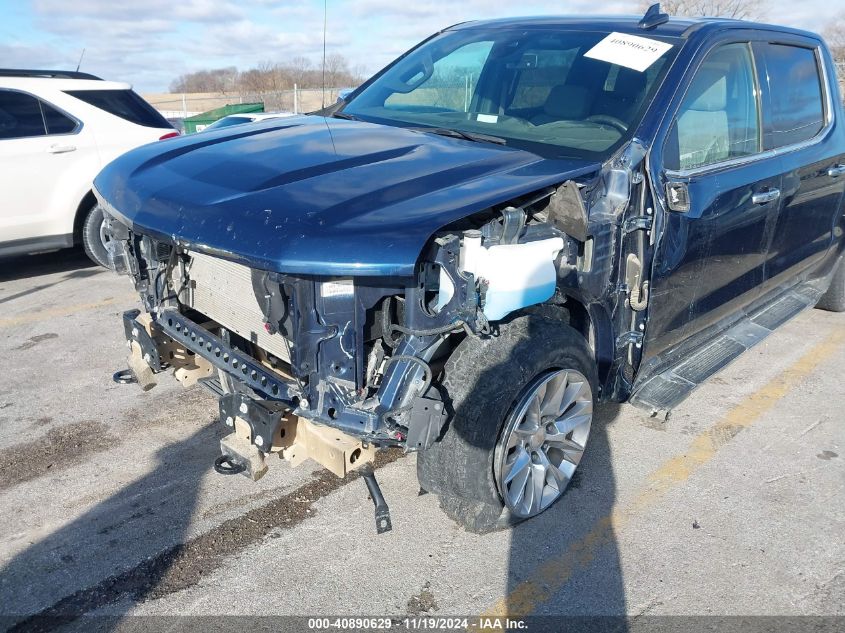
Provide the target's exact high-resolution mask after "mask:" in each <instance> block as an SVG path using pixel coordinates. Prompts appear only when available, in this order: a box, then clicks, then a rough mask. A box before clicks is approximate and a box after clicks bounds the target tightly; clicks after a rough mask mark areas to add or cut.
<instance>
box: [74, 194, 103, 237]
mask: <svg viewBox="0 0 845 633" xmlns="http://www.w3.org/2000/svg"><path fill="white" fill-rule="evenodd" d="M95 204H97V197H96V196H95V195H94V191H93V190H92V189H89V190H88V191H87V192H86V193H85V195H83V196H82V199H81V200H80V201H79V204H78V205H77V206H76V214H75V215H74V217H73V243H74V244H75V245H79V244H81V243H82V225H83V224H84V223H85V216H86V215H87V213H88V211H89V210H90V209H91V207H93V206H94V205H95Z"/></svg>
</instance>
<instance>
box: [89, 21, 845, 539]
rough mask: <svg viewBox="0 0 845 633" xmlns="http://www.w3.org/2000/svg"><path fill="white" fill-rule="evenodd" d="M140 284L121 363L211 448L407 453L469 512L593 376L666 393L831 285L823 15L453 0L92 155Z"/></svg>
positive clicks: (547, 462)
mask: <svg viewBox="0 0 845 633" xmlns="http://www.w3.org/2000/svg"><path fill="white" fill-rule="evenodd" d="M95 188H96V195H97V198H98V199H99V201H100V204H101V205H102V207H103V209H104V210H105V213H106V217H107V226H108V229H107V230H108V233H109V236H110V241H109V252H110V260H111V262H112V264H113V266H114V268H115V269H116V270H117V271H118V272H121V273H125V274H128V275H129V276H130V277H131V279H132V280H133V282H134V284H135V287H136V289H137V290H138V292H139V293H140V296H141V299H142V301H143V305H144V310H143V311H137V310H136V311H132V312H128V313H126V314H125V315H124V327H125V331H126V336H127V344H128V346H129V347H130V354H129V366H130V367H129V370H127V371H124V372H119V373H118V374H117V375H116V379H123V380H127V381H133V382H138V383H140V386H141V387H142V388H144V389H149V388H151V387H152V386H153V385H154V384H155V381H156V374H159V373H160V372H164V371H171V372H172V373H173V374H175V377H176V378H177V379H178V380H179V381H181V382H183V383H184V384H185V385H193V384H195V383H201V384H203V385H205V386H206V387H208V388H210V389H212V390H213V391H215V392H216V393H217V394H218V395H219V408H220V424H223V425H228V427H229V430H230V434H229V435H227V436H226V437H225V438H224V439H223V440H222V441H221V449H222V450H221V455H220V457H219V459H218V460H217V461H216V462H215V468H216V469H217V470H218V472H222V473H243V474H245V475H247V476H250V477H252V478H254V479H257V478H258V477H260V476H261V475H262V474H263V473H264V472H265V471H266V470H267V468H268V466H269V461H270V460H269V457H270V456H271V455H274V454H275V455H277V456H279V457H281V458H283V459H285V460H288V461H290V462H291V463H293V464H294V465H296V464H298V463H299V462H301V461H302V460H304V459H308V458H311V459H314V460H316V461H317V462H319V463H321V464H323V465H324V466H325V467H327V468H328V469H330V470H331V471H332V472H335V473H336V474H337V475H339V476H345V475H347V473H349V472H350V471H353V470H356V469H358V470H360V472H361V474H362V475H363V477H364V479H365V481H366V483H367V485H368V487H369V488H370V491H371V492H372V493H373V494H372V496H373V500H374V502H375V504H376V526H377V529H378V531H380V532H381V531H384V530H386V529H389V528H390V523H389V520H390V519H389V514H388V512H387V507H386V504H384V501H383V497H382V495H381V494H380V491H379V489H378V484H377V482H376V480H375V477H374V474H373V467H372V463H373V460H374V458H375V454H376V451H377V450H378V449H381V448H385V447H401V448H403V449H404V450H406V451H415V452H417V453H418V456H417V465H418V478H419V483H420V485H421V487H422V489H424V490H426V491H429V492H432V493H435V494H437V495H439V498H440V501H441V506H442V507H443V509H444V510H445V511H446V513H447V514H448V515H449V516H451V517H452V518H453V519H454V520H456V521H458V522H459V523H460V524H462V525H464V526H465V527H467V528H468V529H471V530H477V531H484V530H489V529H495V528H498V527H502V526H506V525H510V524H513V523H514V522H517V521H520V520H523V519H526V518H529V517H532V516H535V515H537V514H539V513H540V512H542V511H544V510H545V509H547V508H548V507H549V506H550V505H551V504H553V503H554V502H555V501H556V500H558V499H559V498H560V497H561V495H562V493H563V492H564V490H565V488H566V486H567V484H568V483H569V481H570V480H571V478H572V476H573V473H574V472H575V469H576V467H577V466H578V463H579V461H580V459H581V457H582V454H583V452H584V450H585V448H586V445H587V441H588V438H589V434H590V425H591V422H592V419H593V407H594V405H595V404H596V403H599V402H630V403H632V404H634V405H637V406H639V407H643V408H645V409H646V410H648V411H651V412H667V411H670V410H671V409H672V408H673V407H675V406H676V405H678V403H679V402H681V401H682V400H683V399H684V397H685V396H686V395H688V394H689V392H690V391H691V390H692V389H694V388H695V387H696V386H697V385H698V384H700V383H701V382H702V381H704V380H705V379H707V378H708V377H709V376H711V375H712V374H714V373H715V372H717V371H718V370H719V369H721V368H722V367H724V366H725V365H726V364H727V363H729V362H730V361H732V360H733V359H734V358H736V357H737V356H739V355H740V354H741V353H742V352H743V351H745V350H746V349H748V348H749V347H751V346H753V345H754V344H756V343H758V342H759V341H761V340H762V339H764V338H765V337H766V336H767V335H768V334H770V333H771V332H772V331H773V330H775V329H776V328H777V327H778V326H780V325H781V324H783V323H784V322H786V321H787V320H788V319H790V318H791V317H793V316H795V315H796V314H798V313H799V312H801V311H802V310H804V309H806V308H811V307H813V306H816V307H820V308H825V309H828V310H835V311H842V310H845V267H844V266H843V263H842V262H843V243H845V242H843V225H844V224H845V223H843V191H845V117H843V110H842V105H841V100H840V95H839V92H838V87H837V83H836V80H835V67H834V64H833V62H832V59H831V56H830V53H829V51H828V49H827V47H826V46H825V44H824V43H823V42H822V40H821V39H820V38H819V37H818V36H816V35H813V34H811V33H806V32H802V31H797V30H793V29H788V28H782V27H776V26H769V25H763V24H753V23H748V22H742V21H732V20H719V19H701V20H688V19H675V18H671V19H670V18H669V17H668V16H666V15H665V14H663V13H660V11H659V8H658V7H652V8H651V9H650V10H649V11H648V12H647V13H646V15H645V16H643V17H632V18H618V17H616V18H583V17H579V18H553V17H544V18H525V19H505V20H494V21H481V22H469V23H464V24H459V25H456V26H453V27H451V28H448V29H445V30H443V31H442V32H440V33H437V34H436V35H434V36H432V37H430V38H429V39H427V40H425V41H424V42H422V43H421V44H419V45H418V46H417V47H415V48H414V49H412V50H410V51H409V52H408V53H406V54H404V55H403V56H401V57H400V58H399V59H397V60H396V61H395V62H394V63H392V64H391V65H389V66H388V67H386V68H385V69H384V70H382V71H381V72H379V73H378V74H376V75H375V76H374V77H373V78H372V79H370V80H369V81H367V82H366V83H365V84H363V85H361V86H360V87H359V88H357V89H356V90H355V91H354V92H352V93H351V95H349V96H348V97H347V98H345V99H343V100H342V101H339V102H338V103H337V104H335V105H332V106H331V107H329V108H326V109H324V110H322V111H320V112H317V113H314V114H312V115H307V116H299V117H292V118H287V119H277V120H272V121H267V122H264V123H257V124H252V125H244V126H239V127H236V128H227V129H222V130H219V131H214V132H209V133H206V134H202V135H196V136H186V137H181V138H177V139H173V140H169V141H167V142H164V143H156V144H154V145H149V146H146V147H142V148H139V149H137V150H134V151H132V152H129V153H128V154H126V155H124V156H123V157H121V158H119V159H117V160H116V161H114V162H113V163H112V164H111V165H109V166H108V167H106V169H105V170H103V172H102V173H101V174H100V175H99V177H98V178H97V179H96V182H95Z"/></svg>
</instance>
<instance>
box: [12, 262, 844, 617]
mask: <svg viewBox="0 0 845 633" xmlns="http://www.w3.org/2000/svg"><path fill="white" fill-rule="evenodd" d="M136 306H137V301H136V299H135V295H134V292H133V290H132V288H131V284H130V282H129V280H128V279H127V278H125V277H118V276H116V275H114V274H113V273H111V272H108V271H104V270H101V269H99V268H95V267H93V266H91V265H90V263H89V262H88V260H86V259H85V257H84V255H82V254H81V253H79V252H76V251H63V252H60V253H54V254H49V255H41V256H36V257H28V258H18V259H13V260H5V261H0V359H2V363H3V368H2V371H0V509H2V512H0V615H3V616H11V617H10V618H9V619H7V620H5V621H4V622H5V623H6V625H7V626H11V625H13V624H15V623H18V624H19V625H20V626H21V627H22V629H26V628H27V627H28V626H30V625H32V626H35V624H36V623H37V622H38V621H39V620H38V617H40V616H54V615H65V616H71V617H69V618H68V620H67V625H68V626H71V627H72V626H73V621H74V618H75V617H77V616H80V615H83V614H88V615H92V614H93V615H103V616H125V615H146V616H156V615H191V614H193V615H203V616H218V615H219V616H222V615H266V616H283V615H303V616H314V615H322V616H326V615H334V616H340V615H362V616H392V617H394V618H399V619H401V618H402V617H404V616H450V615H463V616H473V617H477V616H480V615H488V616H491V617H493V616H510V617H513V618H517V617H521V616H527V615H549V616H553V615H566V616H577V615H585V616H597V615H606V616H620V615H626V616H629V617H631V618H636V617H642V616H648V617H651V616H668V615H678V616H681V615H683V616H689V615H701V616H704V615H709V616H715V615H720V616H725V615H737V616H740V615H741V616H756V615H760V616H762V615H766V616H773V615H774V616H806V615H814V616H820V615H829V616H834V615H838V616H845V425H843V422H845V419H844V418H845V414H843V409H845V387H843V380H844V379H845V314H832V313H827V312H821V311H818V310H813V311H809V312H805V313H804V314H802V315H801V316H799V317H798V318H797V319H795V320H794V321H792V322H790V323H788V324H787V325H785V326H784V327H783V328H781V330H779V331H778V332H776V333H775V334H774V335H773V336H771V337H770V338H769V339H768V340H767V341H765V342H763V343H762V344H760V345H759V346H758V347H757V348H755V349H753V350H751V351H750V352H748V353H747V354H745V355H744V356H743V357H742V358H740V359H739V360H737V361H736V362H735V363H734V364H732V365H731V366H729V367H728V368H727V369H725V370H724V371H722V372H721V373H719V374H717V375H716V376H715V377H713V378H712V379H711V380H710V381H709V382H708V383H706V384H705V385H703V386H702V387H701V388H700V389H698V390H697V391H696V392H695V393H694V394H693V395H692V396H691V397H690V398H689V399H688V400H687V401H685V402H684V403H683V404H682V405H681V406H680V407H678V408H677V409H676V410H675V411H674V412H673V414H672V415H671V417H670V418H669V419H668V420H662V419H658V418H652V417H649V416H648V415H646V414H645V413H643V412H641V411H639V410H637V409H634V408H633V407H630V406H627V405H622V406H603V407H602V408H601V409H600V411H599V414H598V416H597V420H596V421H595V422H594V427H593V432H592V436H591V439H590V443H589V445H588V448H587V453H586V455H585V457H584V461H583V462H582V464H581V467H580V468H579V472H578V474H577V476H576V479H575V480H574V482H573V485H572V486H571V487H570V489H569V491H568V492H567V493H566V495H565V496H564V498H563V499H562V500H561V501H560V502H559V503H558V504H557V505H555V506H554V507H553V508H552V509H551V510H550V511H548V512H546V513H545V514H543V515H541V516H540V517H538V518H536V519H534V520H532V521H529V522H527V523H524V524H522V525H520V526H518V527H516V528H515V529H513V530H510V531H503V532H497V533H493V534H488V535H484V536H478V535H475V534H470V533H468V532H466V531H464V530H462V529H461V528H459V527H457V526H456V525H455V524H454V523H452V522H451V521H450V520H449V519H448V518H447V517H446V516H445V515H444V514H443V513H442V512H441V511H440V509H439V507H438V503H437V499H436V497H434V496H433V495H423V496H418V490H419V486H418V484H417V481H416V477H415V461H416V460H415V457H414V456H413V455H407V456H405V455H402V454H401V453H398V452H394V453H390V454H386V455H385V456H384V459H383V465H382V466H381V468H379V470H378V476H379V481H380V483H381V486H382V490H383V492H384V494H385V497H386V498H387V501H388V502H389V504H390V508H391V515H392V520H393V530H392V531H391V532H389V533H387V534H384V535H380V536H379V535H376V533H375V527H374V522H373V507H372V503H371V502H370V501H369V500H368V498H367V494H366V490H365V486H364V483H363V481H361V480H360V478H349V479H347V480H340V479H337V478H336V477H334V475H331V474H329V473H327V472H325V471H323V470H321V469H320V468H318V467H316V466H314V465H311V464H310V463H308V464H306V465H304V466H301V467H299V468H297V469H292V468H290V467H289V466H288V465H287V464H285V463H283V462H281V461H279V462H276V461H275V460H272V461H271V462H270V464H271V469H270V472H269V473H268V475H266V476H265V477H264V478H263V479H261V480H260V481H259V482H256V483H254V482H252V481H249V480H247V479H246V478H244V477H227V476H221V475H218V474H216V473H215V472H214V471H213V469H212V462H213V460H214V458H215V457H216V455H217V454H219V453H218V442H219V439H220V438H221V437H222V436H224V435H225V434H226V432H227V431H226V427H225V426H224V425H222V424H221V423H220V422H218V421H217V420H216V416H217V403H216V400H215V399H214V398H213V397H212V396H211V394H209V393H208V392H206V391H205V390H203V389H202V388H201V387H195V388H192V389H188V390H184V389H182V388H181V387H180V386H179V385H178V384H177V383H176V381H175V380H174V379H172V378H170V377H165V378H163V379H162V380H160V383H159V385H158V386H157V387H156V388H155V389H154V390H152V391H150V392H147V393H143V392H141V391H140V389H138V388H137V386H133V385H118V384H115V383H114V382H112V379H111V376H112V374H113V373H114V372H115V371H117V370H119V369H122V368H123V367H125V354H126V348H125V347H124V344H123V339H122V324H121V320H120V314H121V313H122V312H123V311H124V310H127V309H130V308H132V307H136ZM163 621H164V620H163Z"/></svg>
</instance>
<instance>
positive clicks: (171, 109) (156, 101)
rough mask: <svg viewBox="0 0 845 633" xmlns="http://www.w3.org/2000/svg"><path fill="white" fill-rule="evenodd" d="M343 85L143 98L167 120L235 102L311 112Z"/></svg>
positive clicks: (333, 97) (329, 101)
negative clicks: (322, 87)
mask: <svg viewBox="0 0 845 633" xmlns="http://www.w3.org/2000/svg"><path fill="white" fill-rule="evenodd" d="M341 90H343V88H342V87H341V88H326V89H325V90H322V89H321V88H298V87H294V88H291V89H285V90H273V91H263V92H237V93H226V94H220V93H185V94H179V93H163V94H148V95H144V98H145V99H146V100H147V101H148V102H149V103H150V104H151V105H152V106H153V107H154V108H155V109H156V110H158V111H159V112H161V113H162V114H163V115H164V116H165V117H166V118H168V119H184V118H187V117H189V116H194V115H196V114H200V113H202V112H208V111H209V110H213V109H215V108H220V107H222V106H226V105H233V104H239V103H263V104H264V111H265V112H296V113H302V112H313V111H314V110H319V109H320V108H322V107H323V106H324V105H326V106H328V105H331V104H332V103H334V102H335V101H337V96H338V93H339V92H340V91H341Z"/></svg>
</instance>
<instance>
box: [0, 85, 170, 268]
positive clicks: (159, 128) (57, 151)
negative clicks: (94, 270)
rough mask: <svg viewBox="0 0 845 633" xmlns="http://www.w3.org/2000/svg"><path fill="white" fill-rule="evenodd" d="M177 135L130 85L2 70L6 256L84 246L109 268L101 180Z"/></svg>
mask: <svg viewBox="0 0 845 633" xmlns="http://www.w3.org/2000/svg"><path fill="white" fill-rule="evenodd" d="M177 135H178V132H176V131H175V130H174V129H173V127H172V126H171V125H170V124H169V123H168V122H167V120H166V119H165V118H164V117H163V116H161V114H159V113H158V112H157V111H156V110H154V109H153V108H152V106H150V105H149V104H148V103H147V102H146V101H144V100H143V99H142V98H141V97H140V96H138V95H137V94H136V93H135V92H133V91H132V89H131V87H130V86H129V84H125V83H118V82H113V81H103V80H102V79H99V78H98V77H95V76H93V75H89V74H87V73H79V72H65V71H52V70H0V257H4V256H8V255H17V254H23V253H35V252H40V251H47V250H55V249H58V248H64V247H69V246H73V245H74V244H78V243H82V244H83V245H84V247H85V252H86V253H88V256H89V257H91V259H93V260H94V261H95V262H97V263H98V264H102V265H103V266H107V265H108V257H107V251H106V248H105V241H106V237H105V234H104V233H103V231H102V224H103V215H102V211H100V210H99V208H98V207H97V202H96V200H95V198H94V195H93V194H92V193H91V183H92V181H93V180H94V176H96V175H97V174H98V173H99V171H100V170H101V169H102V168H103V167H104V166H105V165H106V164H107V163H109V162H110V161H112V160H113V159H115V158H117V157H118V156H120V155H121V154H123V153H124V152H126V151H128V150H130V149H133V148H135V147H138V146H139V145H143V144H145V143H150V142H152V141H158V140H163V139H166V138H170V137H171V136H177Z"/></svg>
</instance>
